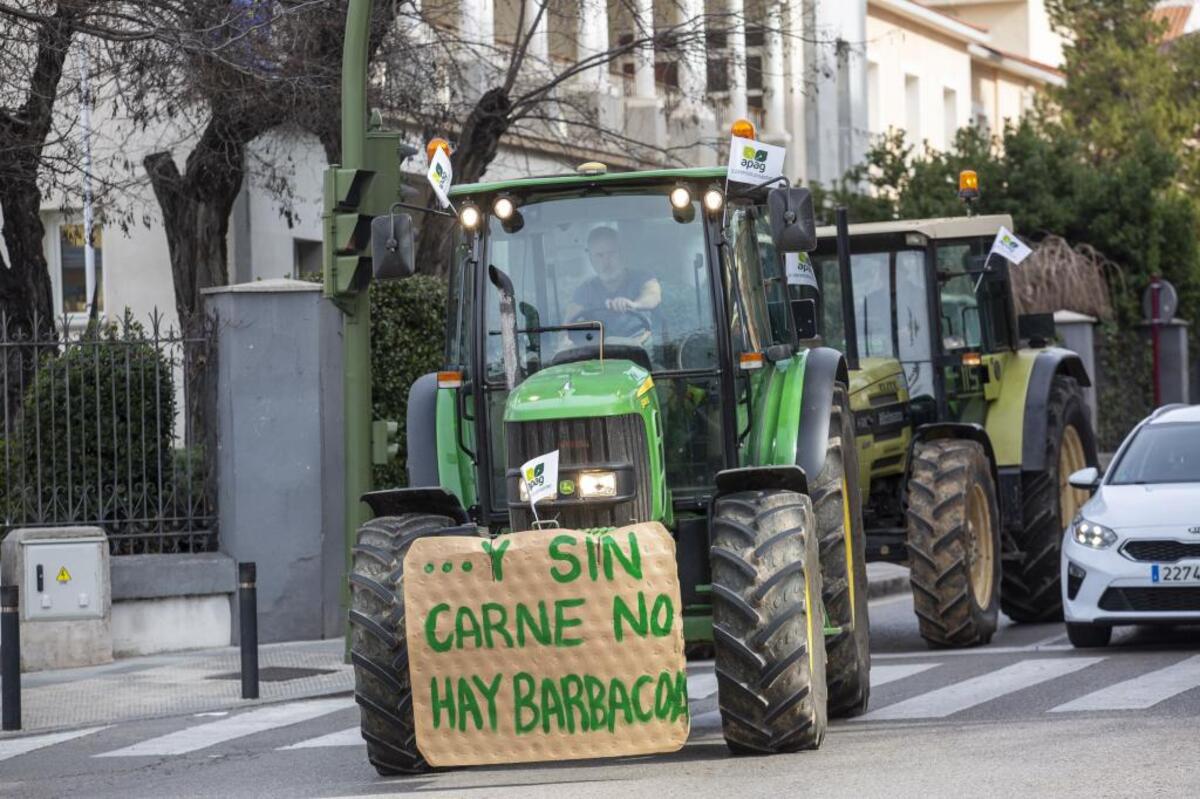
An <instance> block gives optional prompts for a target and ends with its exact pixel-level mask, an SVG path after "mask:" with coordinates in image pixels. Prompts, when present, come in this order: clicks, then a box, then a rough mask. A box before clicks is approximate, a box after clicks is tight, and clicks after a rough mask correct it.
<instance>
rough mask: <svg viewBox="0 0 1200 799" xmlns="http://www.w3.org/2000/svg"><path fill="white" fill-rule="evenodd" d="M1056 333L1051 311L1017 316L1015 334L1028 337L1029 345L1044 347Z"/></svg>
mask: <svg viewBox="0 0 1200 799" xmlns="http://www.w3.org/2000/svg"><path fill="white" fill-rule="evenodd" d="M1057 334H1058V331H1057V329H1056V328H1055V327H1054V314H1052V313H1026V314H1021V315H1020V316H1018V317H1017V336H1018V337H1020V338H1023V339H1028V340H1029V344H1030V346H1033V347H1044V346H1046V344H1048V343H1050V342H1051V341H1054V337H1055V336H1056V335H1057Z"/></svg>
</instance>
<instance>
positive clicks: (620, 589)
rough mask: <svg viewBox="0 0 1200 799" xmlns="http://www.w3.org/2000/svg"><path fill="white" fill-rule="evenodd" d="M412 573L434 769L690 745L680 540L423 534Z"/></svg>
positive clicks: (414, 648) (417, 688)
mask: <svg viewBox="0 0 1200 799" xmlns="http://www.w3.org/2000/svg"><path fill="white" fill-rule="evenodd" d="M404 574H405V578H404V602H405V628H406V638H407V642H408V652H409V672H410V676H411V678H412V686H413V714H414V717H415V721H416V731H417V747H418V748H419V749H420V750H421V754H422V755H424V756H425V759H426V760H428V761H429V763H430V764H431V765H433V766H452V765H479V764H494V763H519V762H528V761H537V760H568V759H577V758H592V757H610V756H617V755H638V754H648V753H654V752H674V751H676V750H678V749H679V748H681V747H682V746H683V744H684V743H685V742H686V741H687V736H688V731H689V727H690V720H689V717H688V704H687V674H686V671H685V662H684V655H683V618H682V606H681V604H680V593H679V578H678V573H677V570H676V564H675V542H674V540H673V539H672V538H671V535H670V533H668V532H667V530H666V528H664V527H663V526H662V525H661V524H658V523H647V524H636V525H632V526H629V527H623V528H620V529H618V530H613V531H611V532H607V533H601V534H597V533H591V532H582V531H575V530H561V529H553V530H535V531H529V532H523V533H514V534H511V535H505V536H501V537H499V538H495V539H485V538H471V537H463V536H452V537H451V536H447V537H433V538H422V539H419V540H417V541H416V542H414V543H413V545H412V547H411V548H410V549H409V551H408V554H407V555H406V556H405V558H404Z"/></svg>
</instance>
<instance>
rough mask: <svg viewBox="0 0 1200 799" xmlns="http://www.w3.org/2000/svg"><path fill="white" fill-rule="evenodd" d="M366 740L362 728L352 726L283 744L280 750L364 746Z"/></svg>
mask: <svg viewBox="0 0 1200 799" xmlns="http://www.w3.org/2000/svg"><path fill="white" fill-rule="evenodd" d="M364 743H365V742H364V741H363V737H362V730H360V729H359V728H358V727H351V728H349V729H347V730H338V731H337V732H331V733H329V734H328V735H322V736H320V737H319V738H309V739H308V740H307V741H301V742H300V743H298V744H292V745H291V746H281V747H279V749H278V750H276V751H279V752H286V751H288V750H289V749H322V748H324V747H327V746H362V745H363V744H364Z"/></svg>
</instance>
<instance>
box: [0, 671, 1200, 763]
mask: <svg viewBox="0 0 1200 799" xmlns="http://www.w3.org/2000/svg"><path fill="white" fill-rule="evenodd" d="M1054 654H1055V655H1057V654H1058V653H1054ZM1129 663H1130V661H1128V660H1126V659H1124V658H1123V657H1122V656H1120V655H1104V656H1102V655H1095V656H1083V655H1075V656H1070V657H1066V656H1050V653H1042V654H1038V655H1035V656H1027V657H1025V658H1024V659H1019V660H1015V661H1014V662H1008V663H1006V664H1004V665H999V666H998V667H997V665H996V663H995V660H994V659H990V658H989V659H984V658H980V661H979V666H980V667H979V668H975V669H964V668H962V660H961V658H949V659H947V660H945V661H940V660H938V661H930V660H925V659H921V660H920V661H918V662H912V663H896V662H892V661H887V662H885V663H880V664H876V665H875V666H874V667H873V669H872V671H871V684H872V688H873V689H874V691H873V695H872V708H871V710H870V711H869V712H868V713H866V714H864V715H862V716H859V717H857V718H855V719H852V720H851V722H850V723H851V724H852V725H855V726H860V725H870V724H872V723H877V722H896V721H921V720H924V721H931V720H937V719H948V718H952V717H955V716H956V715H957V714H963V713H967V712H972V711H973V712H974V713H975V714H976V715H974V716H971V718H973V719H979V718H981V716H980V714H986V713H987V712H988V711H987V710H985V709H984V708H983V706H985V705H988V706H989V707H996V705H989V703H996V702H997V701H998V700H1004V699H1012V704H1011V705H1006V706H1005V707H1006V708H1010V709H1009V710H1007V711H1006V712H1007V715H1008V717H1012V715H1013V713H1014V711H1012V710H1011V708H1014V707H1024V708H1026V710H1024V711H1020V713H1018V715H1022V714H1023V715H1043V716H1044V717H1045V718H1063V716H1064V714H1068V713H1079V712H1088V711H1091V712H1130V711H1133V712H1137V711H1151V710H1154V709H1156V708H1160V707H1168V706H1171V707H1174V705H1172V704H1170V703H1168V700H1171V699H1174V698H1177V697H1181V696H1182V695H1185V694H1188V695H1189V698H1188V703H1187V705H1186V707H1188V708H1192V709H1193V710H1194V711H1200V655H1191V656H1174V655H1172V656H1169V657H1166V658H1158V659H1155V660H1151V661H1150V662H1148V663H1147V662H1146V661H1140V662H1139V665H1144V670H1143V671H1141V672H1140V673H1137V674H1134V675H1132V676H1130V673H1129V672H1130V670H1131V669H1130V666H1129ZM1164 663H1166V665H1163V664H1164ZM881 689H882V690H881ZM717 691H718V681H717V678H716V674H715V672H714V669H713V664H712V662H711V661H710V662H703V663H692V664H689V675H688V696H689V699H690V701H691V702H692V705H693V710H694V715H693V718H692V734H693V737H694V738H695V737H702V736H706V735H709V734H713V733H716V732H718V731H719V729H720V723H721V722H720V712H719V711H718V710H716V709H715V701H714V700H715V696H716V694H717ZM1025 691H1040V692H1041V693H1040V694H1039V695H1038V696H1039V699H1038V701H1037V702H1035V703H1032V704H1030V703H1025V704H1022V700H1020V699H1019V698H1018V697H1020V695H1021V694H1022V692H1025ZM1189 692H1191V693H1190V694H1189ZM1043 694H1044V695H1043ZM1046 696H1053V697H1054V699H1052V700H1050V701H1045V697H1046ZM1064 700H1065V701H1064ZM1164 703H1168V704H1166V705H1164ZM354 707H355V704H354V700H353V698H352V697H348V696H339V697H333V698H324V699H313V700H302V701H292V702H287V703H281V704H273V705H262V706H258V707H254V708H250V709H248V710H244V711H230V712H229V713H228V715H223V714H197V715H196V716H192V717H190V718H188V719H187V724H186V726H183V727H182V728H177V729H173V730H171V731H169V732H166V733H164V734H161V735H157V736H152V737H148V738H145V739H143V740H139V741H136V742H133V743H130V742H129V740H130V739H129V738H123V739H121V741H120V744H121V745H119V746H116V747H111V745H110V746H109V747H106V746H105V745H104V744H103V739H104V738H105V737H106V735H111V734H112V732H113V731H114V730H116V729H127V728H128V725H125V727H123V728H122V727H112V726H109V727H92V728H88V729H81V730H71V731H66V732H55V733H47V734H36V735H29V736H23V737H0V761H5V760H8V759H12V758H16V757H19V756H21V755H25V754H29V753H32V752H36V751H39V750H44V749H47V748H49V747H57V746H68V745H70V746H77V747H80V748H81V749H83V750H84V751H85V752H86V756H87V757H96V758H140V757H160V758H161V757H180V756H186V755H191V754H195V753H205V752H207V751H209V750H216V749H218V748H219V747H221V746H229V745H244V744H245V743H246V742H247V740H248V739H252V738H253V737H254V736H257V735H260V734H264V733H275V737H273V738H272V739H271V743H270V745H269V746H268V747H266V748H268V749H272V750H274V751H278V752H295V751H304V750H315V749H335V748H341V747H361V746H363V741H362V737H361V734H360V733H359V729H358V724H357V722H358V719H357V713H349V712H346V711H350V710H351V709H352V708H354ZM1050 714H1054V715H1050ZM310 722H311V723H310ZM300 725H304V726H300ZM321 725H324V729H319V727H320V726H321ZM292 728H296V729H295V730H293V729H292ZM301 730H303V733H301ZM318 731H319V733H320V734H314V733H316V732H318ZM102 733H105V734H104V735H102ZM260 746H261V744H260ZM110 747H111V748H110Z"/></svg>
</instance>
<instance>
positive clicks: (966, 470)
mask: <svg viewBox="0 0 1200 799" xmlns="http://www.w3.org/2000/svg"><path fill="white" fill-rule="evenodd" d="M1001 227H1005V228H1007V229H1009V230H1011V229H1012V220H1011V219H1010V218H1009V217H1008V216H974V217H969V216H968V217H961V218H948V219H926V220H916V221H896V222H882V223H870V224H859V225H854V226H849V227H848V235H847V236H844V237H842V238H843V240H844V241H846V242H847V245H846V247H845V248H843V249H844V250H845V251H844V252H839V243H838V242H839V236H838V230H837V227H835V226H830V227H826V228H821V229H819V230H818V237H819V239H820V243H819V245H818V247H817V249H816V251H815V252H814V254H813V256H812V264H813V267H814V272H815V276H816V279H817V283H818V284H819V286H820V289H819V292H817V293H815V294H814V293H811V292H810V299H814V300H815V303H816V305H818V306H819V308H818V309H817V311H816V314H817V316H818V318H819V328H820V332H821V334H822V335H821V336H820V337H819V338H818V339H817V340H818V341H821V342H822V343H824V344H825V345H826V346H831V347H835V348H838V349H840V350H843V351H844V352H846V354H847V360H848V362H849V368H850V407H851V409H852V412H853V415H854V422H855V430H856V433H857V438H858V447H859V449H858V464H859V469H860V474H859V480H860V485H862V486H863V487H864V490H865V491H864V492H865V497H864V500H865V504H864V510H863V515H864V521H865V524H866V530H867V532H866V537H867V557H868V559H869V560H884V561H892V562H896V563H904V564H906V565H908V566H909V567H910V569H911V584H912V592H913V599H914V604H915V610H916V614H917V618H918V622H919V626H920V631H921V635H922V636H923V637H924V638H925V640H926V641H927V642H928V643H929V644H930V645H931V646H935V647H960V646H973V645H977V644H984V643H987V642H988V641H989V640H990V639H991V637H992V634H993V632H994V631H995V629H996V623H997V611H998V610H999V609H1003V610H1004V612H1005V613H1006V614H1007V615H1008V616H1009V617H1010V618H1012V619H1013V620H1015V621H1022V622H1036V621H1050V620H1053V619H1058V618H1061V614H1062V605H1061V593H1060V589H1059V569H1060V565H1059V552H1060V547H1061V544H1062V535H1063V530H1064V528H1065V527H1066V526H1067V525H1068V524H1069V523H1070V521H1071V519H1072V518H1073V517H1074V515H1075V513H1076V511H1077V510H1078V509H1079V506H1080V505H1081V504H1082V502H1083V501H1085V500H1086V494H1084V493H1083V492H1080V491H1078V490H1077V489H1072V488H1071V487H1070V486H1069V485H1068V484H1067V478H1068V476H1069V475H1070V474H1071V473H1072V472H1074V471H1075V470H1077V469H1081V468H1083V467H1085V466H1095V465H1096V463H1097V459H1096V440H1095V435H1094V434H1093V431H1092V425H1091V421H1090V415H1089V413H1088V410H1087V407H1086V405H1085V404H1084V401H1083V395H1082V393H1081V390H1080V389H1081V387H1084V386H1088V385H1090V381H1089V378H1088V375H1087V372H1086V370H1085V368H1084V366H1083V363H1082V361H1081V360H1080V359H1079V356H1078V355H1076V354H1075V353H1073V352H1070V351H1067V350H1063V349H1057V348H1053V347H1049V346H1048V342H1049V341H1050V340H1051V339H1052V338H1053V336H1054V327H1053V318H1052V317H1051V316H1050V315H1049V314H1045V315H1029V316H1021V317H1019V318H1018V316H1017V314H1016V312H1015V310H1014V304H1013V296H1012V287H1011V283H1010V279H1009V269H1010V266H1011V265H1010V264H1009V262H1008V261H1007V260H1006V259H1005V258H1004V257H1003V256H1001V255H999V254H992V243H993V240H994V239H995V237H996V234H997V231H998V230H999V229H1000V228H1001ZM1015 268H1021V267H1015ZM868 486H869V488H867V487H868Z"/></svg>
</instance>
